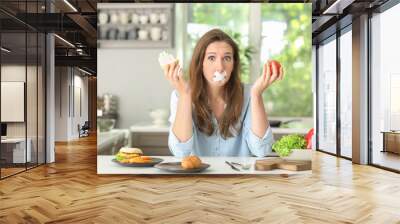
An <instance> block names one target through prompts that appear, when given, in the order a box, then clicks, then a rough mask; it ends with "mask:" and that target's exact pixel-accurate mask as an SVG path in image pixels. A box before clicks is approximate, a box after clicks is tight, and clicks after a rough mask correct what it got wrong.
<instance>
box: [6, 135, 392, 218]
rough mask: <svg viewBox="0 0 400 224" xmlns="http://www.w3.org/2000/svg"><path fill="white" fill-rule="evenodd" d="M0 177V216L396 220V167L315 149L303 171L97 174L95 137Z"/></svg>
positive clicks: (84, 139) (61, 149) (71, 144)
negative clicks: (53, 158) (355, 160)
mask: <svg viewBox="0 0 400 224" xmlns="http://www.w3.org/2000/svg"><path fill="white" fill-rule="evenodd" d="M56 152H57V153H56V163H55V164H51V165H46V166H41V167H39V168H35V169H33V170H29V171H27V172H25V173H22V174H18V175H16V176H13V177H10V178H7V179H5V180H2V181H0V223H44V222H47V223H74V224H75V223H107V224H108V223H220V224H225V223H307V224H308V223H373V224H376V223H385V224H387V223H400V212H399V211H400V200H399V199H400V175H399V174H396V173H392V172H388V171H384V170H380V169H378V168H374V167H369V166H359V165H352V164H351V162H350V161H347V160H343V159H337V158H335V157H333V156H329V155H326V154H323V153H316V154H315V155H314V159H313V174H312V175H307V176H300V175H299V176H290V177H282V176H213V177H204V176H179V177H177V176H125V175H116V176H99V175H97V174H96V139H95V137H90V138H83V139H82V140H81V141H79V142H72V143H69V144H57V150H56Z"/></svg>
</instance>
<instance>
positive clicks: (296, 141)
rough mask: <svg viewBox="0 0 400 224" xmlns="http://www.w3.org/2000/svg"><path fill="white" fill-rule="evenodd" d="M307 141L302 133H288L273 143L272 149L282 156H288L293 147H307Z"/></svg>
mask: <svg viewBox="0 0 400 224" xmlns="http://www.w3.org/2000/svg"><path fill="white" fill-rule="evenodd" d="M306 146H307V143H306V140H305V139H304V136H302V135H286V136H283V137H282V138H281V139H279V140H278V141H277V142H275V143H274V144H273V145H272V150H273V151H275V152H276V153H277V154H278V155H279V156H280V157H284V156H288V155H290V153H292V151H293V149H306Z"/></svg>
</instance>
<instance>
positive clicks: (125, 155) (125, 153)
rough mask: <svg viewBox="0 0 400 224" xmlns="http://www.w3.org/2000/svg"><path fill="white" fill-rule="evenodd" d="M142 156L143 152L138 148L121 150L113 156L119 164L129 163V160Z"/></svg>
mask: <svg viewBox="0 0 400 224" xmlns="http://www.w3.org/2000/svg"><path fill="white" fill-rule="evenodd" d="M142 155H143V152H142V150H141V149H138V148H121V149H120V150H119V152H118V153H117V155H116V156H115V159H116V160H117V161H119V162H122V163H123V162H126V163H127V162H129V161H130V160H131V159H134V158H137V157H139V158H140V157H141V156H142Z"/></svg>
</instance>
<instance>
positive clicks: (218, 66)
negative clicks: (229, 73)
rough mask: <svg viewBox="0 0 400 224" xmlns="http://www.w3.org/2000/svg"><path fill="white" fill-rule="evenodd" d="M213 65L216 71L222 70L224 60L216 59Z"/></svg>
mask: <svg viewBox="0 0 400 224" xmlns="http://www.w3.org/2000/svg"><path fill="white" fill-rule="evenodd" d="M215 67H216V70H217V71H218V72H222V71H224V62H223V61H222V59H219V60H217V61H216V64H215Z"/></svg>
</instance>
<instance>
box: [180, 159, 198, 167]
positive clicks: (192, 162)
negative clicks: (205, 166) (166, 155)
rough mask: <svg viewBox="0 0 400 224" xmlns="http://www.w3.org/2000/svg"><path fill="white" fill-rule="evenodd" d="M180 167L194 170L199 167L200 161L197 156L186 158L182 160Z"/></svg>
mask: <svg viewBox="0 0 400 224" xmlns="http://www.w3.org/2000/svg"><path fill="white" fill-rule="evenodd" d="M181 166H182V167H183V168H184V169H196V168H199V167H200V166H201V160H200V158H199V157H197V156H188V157H185V158H183V160H182V163H181Z"/></svg>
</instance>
